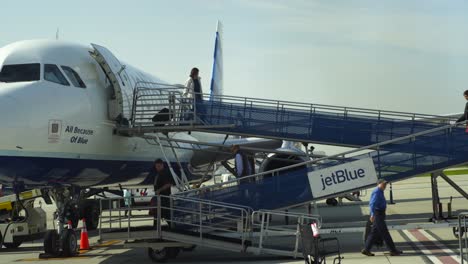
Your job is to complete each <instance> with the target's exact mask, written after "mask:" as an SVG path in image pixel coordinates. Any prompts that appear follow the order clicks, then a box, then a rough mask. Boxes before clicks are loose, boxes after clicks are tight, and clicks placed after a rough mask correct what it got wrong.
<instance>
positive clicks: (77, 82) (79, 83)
mask: <svg viewBox="0 0 468 264" xmlns="http://www.w3.org/2000/svg"><path fill="white" fill-rule="evenodd" d="M60 67H62V70H63V71H64V72H65V75H67V77H68V79H69V80H70V81H71V82H72V84H73V86H75V87H80V88H86V85H85V83H84V82H83V80H81V78H80V75H78V73H77V72H76V71H75V70H73V69H72V68H70V67H68V66H60Z"/></svg>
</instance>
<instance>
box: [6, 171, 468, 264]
mask: <svg viewBox="0 0 468 264" xmlns="http://www.w3.org/2000/svg"><path fill="white" fill-rule="evenodd" d="M451 178H452V179H453V180H455V181H456V182H457V183H459V184H460V185H461V186H462V187H463V189H465V190H467V191H468V175H466V176H464V175H458V176H452V177H451ZM439 187H440V188H439V192H440V197H441V201H442V203H443V204H444V210H446V208H447V205H446V204H447V202H448V201H449V199H450V197H451V196H452V197H453V202H452V207H453V214H454V215H457V213H458V212H461V211H465V212H466V211H468V201H467V200H466V199H464V198H462V197H461V196H460V195H459V194H458V193H457V192H456V191H455V190H454V189H453V188H451V187H449V186H448V185H447V184H446V183H445V182H443V180H442V179H440V180H439ZM368 194H370V191H369V192H368ZM386 196H387V199H388V198H389V193H388V190H387V191H386ZM393 196H394V201H395V204H392V205H389V207H388V210H387V214H388V222H389V223H391V224H404V223H423V222H426V223H427V222H428V219H429V218H430V217H431V216H432V213H431V212H432V211H431V210H432V201H431V192H430V178H428V177H418V178H413V179H410V180H407V181H403V182H398V183H395V184H393ZM362 199H363V202H361V203H360V202H357V203H356V202H354V203H352V202H345V203H344V204H343V205H341V206H337V207H329V206H327V205H325V204H324V203H318V204H317V209H318V211H317V210H314V212H313V213H319V214H320V215H321V216H322V217H323V221H324V224H325V226H329V227H333V226H351V227H359V226H362V225H364V222H365V221H366V219H367V217H368V209H367V199H368V195H366V196H364V197H362ZM42 206H43V208H45V209H46V211H47V212H48V220H49V225H50V227H52V219H51V215H52V212H53V211H54V208H53V207H52V206H46V205H45V204H43V205H42ZM294 210H295V211H299V212H305V211H306V209H305V208H304V207H300V208H296V209H294ZM445 214H446V213H445ZM89 235H90V244H91V247H92V248H91V250H89V251H83V252H81V253H80V254H79V255H78V256H77V257H73V258H67V259H63V258H57V259H46V260H43V259H39V258H38V256H39V254H40V253H41V252H42V241H33V242H30V243H24V244H23V245H21V246H20V247H19V248H17V249H5V248H3V249H1V250H0V263H36V262H38V263H86V264H94V263H103V264H105V263H125V264H128V263H151V260H150V259H149V258H148V256H147V251H146V250H145V249H127V248H124V247H123V243H124V241H121V240H110V241H103V242H102V243H101V244H99V243H98V233H97V232H96V231H94V232H90V233H89ZM391 235H392V236H393V239H394V241H395V243H396V245H397V247H398V248H399V249H401V250H403V251H404V254H403V255H402V256H398V257H393V256H389V255H388V251H387V249H385V248H381V249H378V248H377V249H373V252H374V253H375V254H376V256H374V257H367V256H363V255H362V254H360V250H361V248H362V243H363V242H362V240H363V239H362V237H363V234H362V233H359V232H358V233H346V234H335V235H333V236H336V237H338V238H339V240H340V244H341V249H342V255H343V257H344V259H343V260H342V263H359V264H365V263H412V264H416V263H460V259H459V257H458V254H459V249H458V240H457V239H455V237H454V235H453V233H452V229H451V228H437V229H434V228H428V229H426V230H411V229H409V230H397V231H391ZM327 261H328V262H329V263H332V261H333V256H332V257H329V258H328V259H327ZM169 263H304V261H303V260H302V259H292V258H285V257H276V256H255V255H249V254H243V253H232V252H228V251H223V250H213V249H210V248H201V247H197V248H196V249H195V250H194V251H192V252H182V253H181V254H179V256H178V257H177V258H176V259H171V260H170V261H169ZM465 263H466V262H465Z"/></svg>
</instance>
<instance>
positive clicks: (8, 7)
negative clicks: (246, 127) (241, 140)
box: [0, 0, 468, 114]
mask: <svg viewBox="0 0 468 264" xmlns="http://www.w3.org/2000/svg"><path fill="white" fill-rule="evenodd" d="M1 10H2V16H1V18H0V19H1V21H2V22H1V23H0V34H1V35H0V36H1V37H0V46H4V45H6V44H9V43H12V42H15V41H19V40H24V39H37V38H55V35H56V31H57V28H59V38H60V39H61V40H68V41H76V42H79V43H83V44H89V43H96V44H100V45H103V46H105V47H107V48H108V49H110V50H111V51H112V52H113V53H114V54H115V55H116V56H117V57H118V58H119V59H121V60H122V61H125V62H126V63H129V64H131V65H133V66H136V67H138V68H140V69H143V70H145V71H146V72H148V73H151V74H154V75H156V76H158V77H159V78H162V79H163V80H166V81H168V82H171V83H184V82H185V80H186V79H187V77H188V73H189V71H190V69H191V68H192V67H194V66H196V67H198V68H200V70H201V76H202V77H203V85H204V87H205V91H207V90H208V85H209V80H210V78H211V67H212V60H213V58H212V57H213V46H214V34H215V29H216V21H217V20H218V19H219V20H221V21H222V23H223V25H224V30H223V31H224V32H223V33H224V35H223V45H224V47H223V48H224V49H223V51H224V89H225V94H229V95H237V96H249V97H261V98H269V99H281V100H290V101H301V102H307V103H317V104H331V105H344V106H352V107H363V108H373V109H385V110H395V111H407V112H418V113H427V114H448V113H459V112H462V111H463V109H464V104H465V102H464V99H463V97H462V92H463V91H464V90H466V89H468V15H466V14H468V1H463V0H451V1H446V0H391V1H390V0H381V1H375V0H347V1H344V0H323V1H320V0H197V1H192V0H185V1H183V0H171V1H163V0H151V1H150V0H147V1H143V0H142V1H137V0H135V1H116V0H114V1H108V0H100V1H89V0H81V1H75V2H70V1H61V0H43V1H34V0H31V1H25V0H15V1H3V2H2V6H1Z"/></svg>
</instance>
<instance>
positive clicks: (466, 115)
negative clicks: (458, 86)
mask: <svg viewBox="0 0 468 264" xmlns="http://www.w3.org/2000/svg"><path fill="white" fill-rule="evenodd" d="M463 96H464V97H465V99H466V100H467V101H468V90H466V91H465V92H463ZM466 120H468V102H466V105H465V111H464V112H463V115H462V116H460V118H458V120H457V123H458V122H462V121H466Z"/></svg>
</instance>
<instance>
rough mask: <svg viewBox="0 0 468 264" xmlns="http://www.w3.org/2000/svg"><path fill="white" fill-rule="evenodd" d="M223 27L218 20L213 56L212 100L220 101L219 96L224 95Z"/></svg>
mask: <svg viewBox="0 0 468 264" xmlns="http://www.w3.org/2000/svg"><path fill="white" fill-rule="evenodd" d="M222 27H223V25H222V24H221V21H219V20H218V24H217V27H216V39H215V46H214V55H213V72H212V73H211V87H210V100H219V99H220V98H219V97H218V96H220V95H223V45H222V34H223V33H222V31H223V30H222Z"/></svg>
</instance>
